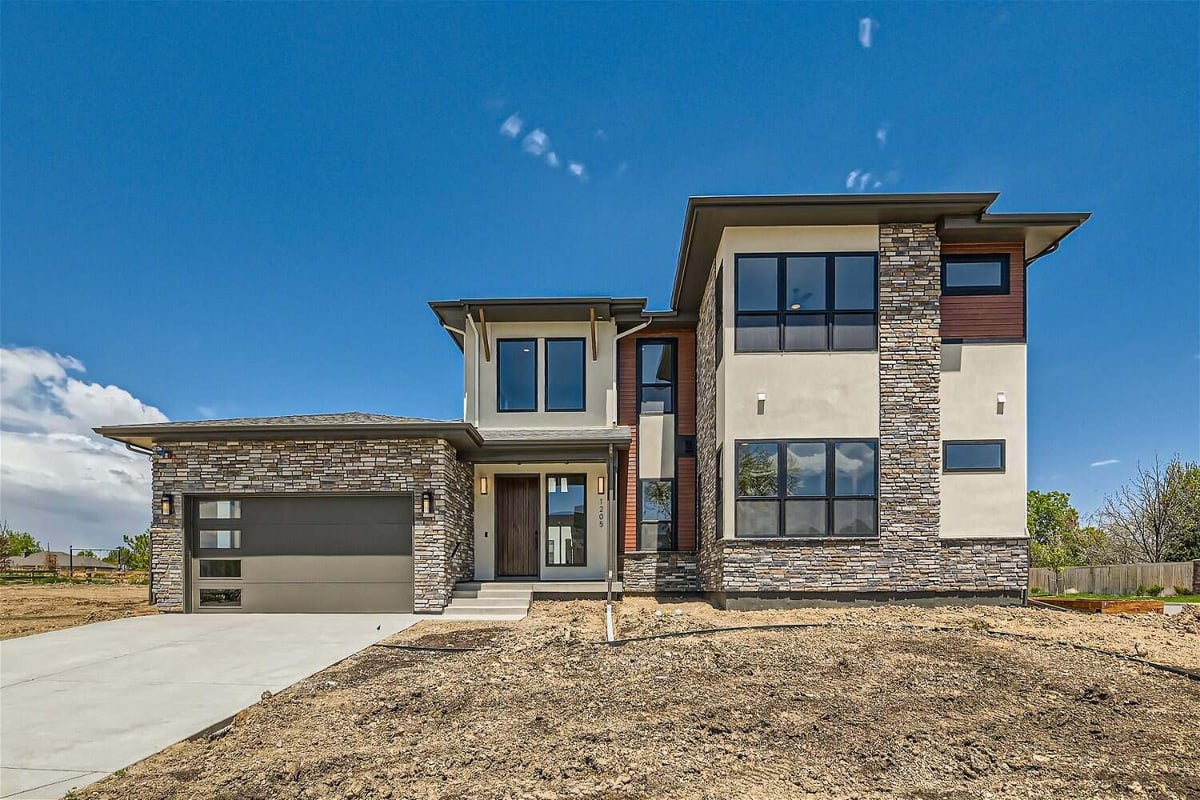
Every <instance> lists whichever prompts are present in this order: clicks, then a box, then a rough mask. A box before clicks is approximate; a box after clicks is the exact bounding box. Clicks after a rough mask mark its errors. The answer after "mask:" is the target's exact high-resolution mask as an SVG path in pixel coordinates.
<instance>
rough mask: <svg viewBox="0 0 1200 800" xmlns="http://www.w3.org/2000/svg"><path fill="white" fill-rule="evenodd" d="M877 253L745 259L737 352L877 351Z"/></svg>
mask: <svg viewBox="0 0 1200 800" xmlns="http://www.w3.org/2000/svg"><path fill="white" fill-rule="evenodd" d="M877 275H878V259H877V257H876V255H875V254H874V253H856V254H848V253H845V254H836V255H832V254H812V255H761V256H760V255H754V256H749V255H747V256H738V257H737V260H736V263H735V285H734V304H735V307H736V310H737V316H736V319H735V329H734V340H733V341H734V350H736V351H737V352H739V353H768V352H778V351H814V350H874V349H875V348H876V327H877V324H878V318H879V315H878V307H879V306H878V299H877V292H876V282H877V281H876V279H877Z"/></svg>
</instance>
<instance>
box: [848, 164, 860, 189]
mask: <svg viewBox="0 0 1200 800" xmlns="http://www.w3.org/2000/svg"><path fill="white" fill-rule="evenodd" d="M857 180H858V170H856V169H852V170H850V174H849V175H847V176H846V188H847V189H853V188H854V182H855V181H857Z"/></svg>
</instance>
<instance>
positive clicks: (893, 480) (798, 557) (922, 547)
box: [696, 224, 1029, 595]
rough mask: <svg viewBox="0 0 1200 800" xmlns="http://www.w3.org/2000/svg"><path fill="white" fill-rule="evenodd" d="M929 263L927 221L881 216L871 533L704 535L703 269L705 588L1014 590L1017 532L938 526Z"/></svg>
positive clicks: (935, 279)
mask: <svg viewBox="0 0 1200 800" xmlns="http://www.w3.org/2000/svg"><path fill="white" fill-rule="evenodd" d="M940 270H941V254H940V244H939V242H938V238H937V233H936V228H935V226H934V225H933V224H891V225H882V226H880V231H879V362H880V375H879V389H880V409H879V413H880V435H879V443H880V454H879V457H880V463H879V504H880V510H879V527H880V531H879V538H878V539H877V540H875V539H863V540H851V539H846V540H826V541H804V540H766V541H764V540H757V541H756V540H752V539H733V538H726V539H723V540H719V541H714V537H715V530H714V525H715V499H714V497H713V494H712V490H713V488H714V487H715V482H716V462H715V455H716V446H717V443H716V369H715V353H714V348H713V335H714V331H713V327H714V322H715V312H714V308H715V306H714V303H715V280H714V277H715V271H714V275H713V276H710V279H709V285H708V287H707V288H706V290H705V294H704V299H703V301H702V304H701V307H700V322H699V330H698V331H697V368H698V392H697V442H696V445H697V451H698V454H699V456H700V458H699V461H700V464H701V465H702V467H701V470H700V473H701V476H702V483H701V486H702V488H703V494H702V496H701V545H702V546H701V551H700V560H699V572H700V581H701V586H702V588H703V589H704V590H705V591H708V592H715V593H717V594H724V593H729V594H730V595H736V594H738V593H748V594H755V593H781V594H799V593H804V592H864V593H865V592H881V593H905V592H920V593H926V592H937V591H945V592H987V593H995V592H1010V593H1012V592H1019V591H1021V590H1023V589H1024V588H1025V585H1026V580H1027V574H1028V566H1029V549H1028V542H1027V541H1026V540H1024V539H1011V540H995V539H990V540H961V539H958V540H942V539H940V537H939V535H938V529H939V522H940V519H939V518H940V504H939V494H940V488H941V410H940V403H939V397H938V393H939V388H940V383H941V338H940V331H939V327H940V313H939V308H940V299H941V297H940V296H941V275H940ZM727 357H728V355H727ZM729 479H730V478H727V480H729ZM705 545H707V547H706V546H705Z"/></svg>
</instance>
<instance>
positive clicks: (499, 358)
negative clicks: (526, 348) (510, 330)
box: [496, 336, 541, 414]
mask: <svg viewBox="0 0 1200 800" xmlns="http://www.w3.org/2000/svg"><path fill="white" fill-rule="evenodd" d="M509 342H516V343H520V342H527V343H530V344H532V345H533V392H532V394H531V395H530V396H531V397H532V398H533V407H532V408H502V407H501V403H500V389H501V387H502V386H503V381H502V380H501V374H502V372H503V370H504V347H503V345H504V344H505V343H509ZM538 350H539V347H538V340H537V338H536V337H535V338H529V337H527V336H518V337H516V338H513V339H497V340H496V413H497V414H528V413H530V412H536V411H537V410H538V385H537V383H538V374H539V372H538V370H539V368H540V365H539V362H540V361H541V355H540V353H539V352H538Z"/></svg>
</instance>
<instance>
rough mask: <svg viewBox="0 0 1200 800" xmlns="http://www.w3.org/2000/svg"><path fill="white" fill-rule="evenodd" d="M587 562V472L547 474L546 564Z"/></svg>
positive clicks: (557, 565) (572, 564)
mask: <svg viewBox="0 0 1200 800" xmlns="http://www.w3.org/2000/svg"><path fill="white" fill-rule="evenodd" d="M586 564H587V476H586V475H547V476H546V566H548V567H582V566H585V565H586Z"/></svg>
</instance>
